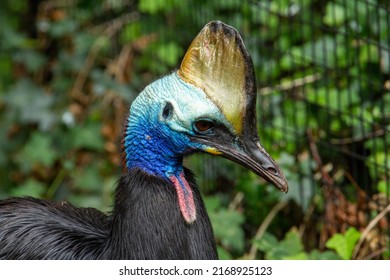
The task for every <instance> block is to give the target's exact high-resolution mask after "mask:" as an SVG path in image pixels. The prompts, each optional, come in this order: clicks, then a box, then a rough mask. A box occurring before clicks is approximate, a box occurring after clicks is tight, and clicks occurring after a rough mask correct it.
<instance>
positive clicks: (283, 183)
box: [219, 139, 288, 193]
mask: <svg viewBox="0 0 390 280" xmlns="http://www.w3.org/2000/svg"><path fill="white" fill-rule="evenodd" d="M219 150H220V151H221V152H222V156H223V157H225V158H228V159H230V160H232V161H235V162H237V163H238V164H240V165H242V166H244V167H245V168H247V169H249V170H251V171H253V172H254V173H255V174H257V175H259V176H261V177H263V178H264V179H265V180H267V181H268V182H270V183H272V184H273V185H274V186H275V187H276V188H278V189H279V190H280V191H282V192H286V193H287V191H288V184H287V180H286V178H285V177H284V175H283V172H282V170H281V169H280V167H279V166H278V164H277V163H276V162H275V160H274V159H273V158H272V157H271V156H270V155H269V154H268V153H267V151H266V150H265V149H264V148H263V146H261V144H260V142H259V141H258V139H255V140H246V141H245V142H244V143H243V144H241V145H234V146H230V147H229V146H228V147H219Z"/></svg>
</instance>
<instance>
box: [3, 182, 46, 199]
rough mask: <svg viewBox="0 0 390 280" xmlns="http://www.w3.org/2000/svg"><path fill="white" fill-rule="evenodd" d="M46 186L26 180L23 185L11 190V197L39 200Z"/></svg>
mask: <svg viewBox="0 0 390 280" xmlns="http://www.w3.org/2000/svg"><path fill="white" fill-rule="evenodd" d="M45 190H46V186H45V185H44V184H42V183H41V182H38V181H36V180H35V179H31V178H30V179H28V180H27V181H26V182H24V183H23V184H21V185H19V186H17V187H16V188H13V189H12V190H11V193H10V194H11V195H12V196H32V197H37V198H40V197H42V195H43V194H44V192H45Z"/></svg>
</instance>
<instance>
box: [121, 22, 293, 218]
mask: <svg viewBox="0 0 390 280" xmlns="http://www.w3.org/2000/svg"><path fill="white" fill-rule="evenodd" d="M255 105H256V80H255V74H254V69H253V64H252V60H251V58H250V56H249V54H248V52H247V50H246V49H245V46H244V43H243V41H242V39H241V37H240V35H239V34H238V32H237V31H236V30H235V29H234V28H232V27H230V26H228V25H225V24H224V23H222V22H219V21H214V22H210V23H209V24H207V25H206V26H205V27H204V28H203V29H202V30H201V32H200V33H199V34H198V36H197V37H196V38H195V39H194V41H193V42H192V44H191V45H190V47H189V49H188V51H187V53H186V54H185V56H184V59H183V61H182V63H181V66H180V69H179V70H178V71H176V72H174V73H172V74H171V75H169V76H166V77H163V78H162V79H159V80H157V81H155V82H153V83H152V84H150V85H149V86H147V87H146V88H145V89H144V90H143V92H141V93H140V95H139V96H138V97H137V98H136V99H135V101H134V102H133V104H132V106H131V108H130V115H129V118H128V122H127V126H126V131H125V138H124V152H125V156H126V158H125V165H126V168H127V169H132V168H139V169H141V170H143V171H145V172H147V173H149V174H152V175H155V176H158V177H161V178H164V179H166V180H169V181H170V182H172V184H173V185H174V186H175V189H176V192H177V196H178V202H179V206H180V211H181V213H182V215H183V217H184V219H185V221H186V222H187V223H192V222H193V221H195V219H196V209H195V205H194V202H193V197H192V191H191V188H190V187H189V185H188V183H187V181H186V179H185V177H184V173H183V166H182V163H183V157H184V156H186V155H189V154H191V153H194V152H206V153H210V154H213V155H220V156H223V157H226V158H228V159H230V160H233V161H235V162H237V163H239V164H241V165H243V166H244V167H246V168H248V169H250V170H252V171H253V172H254V173H256V174H258V175H260V176H262V177H263V178H264V179H266V180H267V181H269V182H271V183H272V184H274V185H275V186H276V187H277V188H278V189H280V190H281V191H284V192H287V190H288V186H287V181H286V179H285V178H284V176H283V173H282V171H281V170H280V168H279V167H278V165H277V164H276V163H275V161H274V160H273V159H272V158H271V156H270V155H269V154H268V153H267V152H266V151H265V149H264V148H263V147H262V145H261V144H260V141H259V138H258V134H257V128H256V106H255Z"/></svg>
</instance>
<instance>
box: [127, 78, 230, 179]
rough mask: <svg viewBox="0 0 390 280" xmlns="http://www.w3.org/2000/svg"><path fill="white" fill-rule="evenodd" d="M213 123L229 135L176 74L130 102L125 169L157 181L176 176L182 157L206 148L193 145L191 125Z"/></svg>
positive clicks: (214, 111) (215, 111)
mask: <svg viewBox="0 0 390 280" xmlns="http://www.w3.org/2000/svg"><path fill="white" fill-rule="evenodd" d="M200 119H208V120H213V121H215V122H218V123H221V124H223V125H224V126H225V127H227V128H229V129H231V130H232V131H233V128H232V125H231V124H230V123H229V122H228V121H227V120H226V118H225V117H224V116H223V114H222V113H221V110H220V109H219V108H218V107H217V106H216V105H215V104H214V103H213V102H212V101H211V100H210V99H209V98H208V97H207V96H206V94H205V93H204V92H203V91H202V90H201V89H199V88H197V87H194V86H193V85H191V84H188V83H186V82H184V81H183V80H181V79H180V78H179V76H178V75H177V74H176V73H173V74H171V75H169V76H166V77H163V78H161V79H159V80H157V81H155V82H154V83H152V84H150V85H149V86H147V87H146V88H145V89H144V90H143V91H142V92H141V93H140V94H139V96H138V97H137V98H136V99H135V100H134V102H133V104H132V105H131V108H130V116H129V118H128V125H127V127H126V132H125V138H124V149H125V153H126V166H127V168H128V169H132V168H139V169H142V170H144V171H146V172H147V173H149V174H152V175H156V176H159V177H161V178H169V177H170V176H172V175H174V176H179V174H180V173H181V172H182V171H183V166H182V164H183V157H184V156H186V155H188V154H191V153H194V152H196V151H207V149H208V148H209V147H207V146H205V145H202V144H199V143H196V142H193V141H191V140H190V138H189V136H194V135H196V131H195V130H194V128H193V125H194V122H195V121H197V120H200Z"/></svg>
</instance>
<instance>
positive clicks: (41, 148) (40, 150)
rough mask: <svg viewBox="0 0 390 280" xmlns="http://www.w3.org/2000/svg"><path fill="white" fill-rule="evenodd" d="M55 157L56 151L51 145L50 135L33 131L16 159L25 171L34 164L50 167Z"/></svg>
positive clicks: (56, 155) (56, 156)
mask: <svg viewBox="0 0 390 280" xmlns="http://www.w3.org/2000/svg"><path fill="white" fill-rule="evenodd" d="M57 158H58V153H57V152H56V150H54V148H53V147H52V143H51V138H50V135H46V134H43V133H41V132H35V133H34V134H32V136H31V138H30V139H29V141H28V142H27V143H26V144H25V146H24V147H23V149H22V151H21V152H20V153H19V154H18V156H17V161H18V162H19V164H20V167H21V169H22V170H23V171H25V172H27V171H30V170H31V169H32V168H33V166H34V165H36V164H42V165H43V166H45V167H50V166H51V165H53V163H54V162H55V161H56V160H57Z"/></svg>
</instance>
